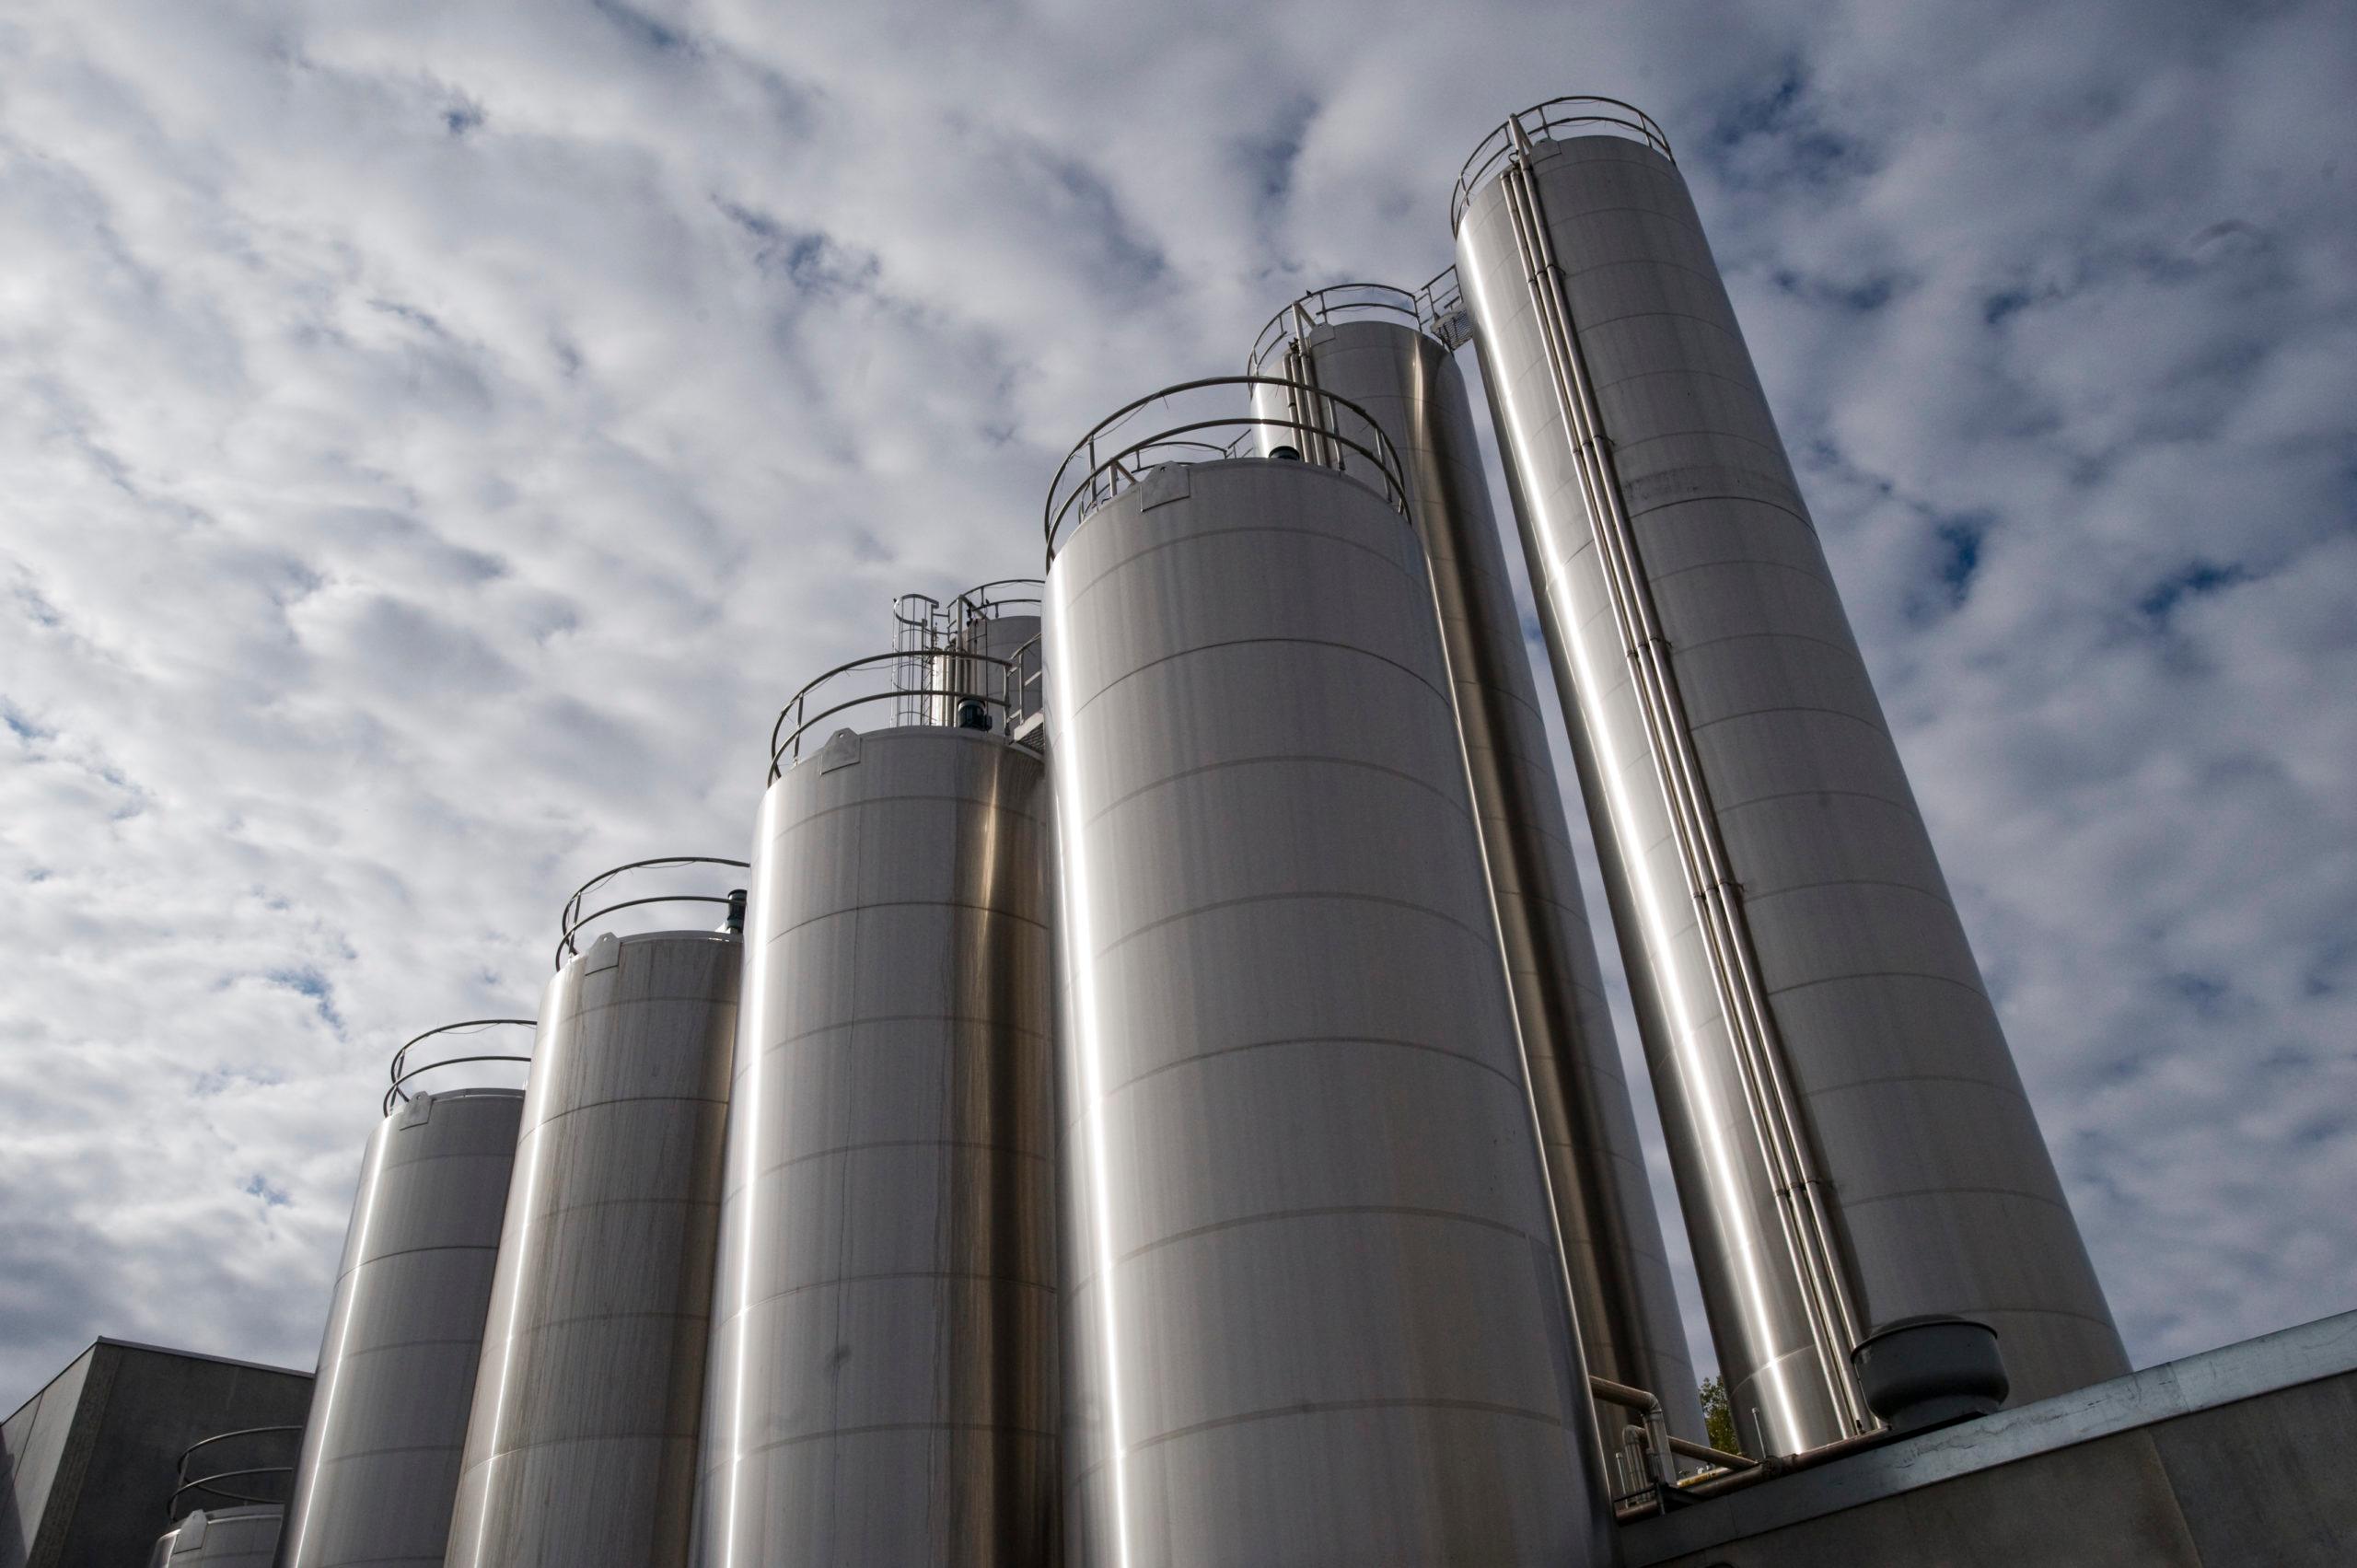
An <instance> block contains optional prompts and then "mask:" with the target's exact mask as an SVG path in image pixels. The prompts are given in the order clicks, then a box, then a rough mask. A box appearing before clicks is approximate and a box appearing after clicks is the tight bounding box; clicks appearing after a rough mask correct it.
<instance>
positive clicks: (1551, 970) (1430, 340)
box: [1253, 285, 1702, 1441]
mask: <svg viewBox="0 0 2357 1568" xmlns="http://www.w3.org/2000/svg"><path fill="white" fill-rule="evenodd" d="M1420 314H1421V312H1420V311H1419V309H1418V307H1417V302H1416V296H1413V295H1411V294H1409V293H1407V292H1406V291H1405V290H1401V289H1394V288H1384V287H1377V286H1374V285H1344V286H1342V287H1341V288H1331V289H1320V290H1318V291H1317V292H1316V293H1314V294H1312V295H1310V296H1306V297H1305V298H1304V299H1302V300H1300V301H1297V302H1296V303H1295V304H1294V305H1293V306H1290V307H1288V308H1287V309H1286V310H1285V311H1284V312H1283V313H1281V314H1280V315H1279V316H1278V318H1277V319H1276V320H1275V321H1273V322H1271V330H1270V331H1268V332H1264V333H1263V334H1262V337H1261V341H1260V344H1259V345H1257V347H1256V350H1255V353H1254V355H1253V368H1254V369H1255V370H1256V371H1260V372H1265V373H1268V374H1271V375H1282V376H1283V377H1284V378H1285V379H1288V380H1291V381H1295V382H1299V383H1306V384H1309V385H1312V386H1315V387H1316V388H1318V389H1319V390H1321V391H1324V392H1330V393H1333V394H1336V395H1338V396H1340V397H1342V398H1345V399H1347V400H1349V401H1351V402H1353V403H1355V404H1356V405H1357V406H1358V407H1360V408H1363V409H1364V410H1365V411H1366V412H1367V413H1368V414H1369V415H1370V416H1371V417H1372V418H1373V419H1374V420H1375V423H1376V425H1377V426H1378V427H1379V428H1381V430H1382V431H1383V434H1384V435H1385V436H1387V438H1388V439H1389V440H1390V442H1391V445H1392V447H1393V448H1394V449H1395V450H1396V451H1397V452H1398V453H1399V461H1400V464H1401V467H1402V469H1403V470H1404V471H1405V475H1406V478H1407V482H1408V517H1409V520H1410V521H1411V523H1413V524H1414V525H1415V528H1416V533H1417V537H1418V538H1420V539H1421V540H1422V541H1423V546H1424V560H1425V563H1426V564H1427V566H1428V567H1429V568H1430V570H1431V573H1432V580H1433V596H1434V599H1435V601H1436V602H1437V604H1438V607H1439V610H1440V627H1441V645H1442V649H1443V651H1444V653H1445V654H1446V656H1447V660H1448V673H1449V684H1450V688H1451V690H1452V691H1453V692H1454V694H1455V696H1456V702H1457V731H1458V734H1459V737H1460V738H1461V739H1462V742H1463V746H1464V752H1465V772H1466V778H1467V780H1468V782H1469V784H1470V786H1471V790H1472V797H1473V804H1474V810H1475V817H1476V819H1477V820H1478V821H1479V822H1480V830H1481V853H1482V856H1483V859H1484V860H1485V861H1486V863H1487V865H1488V870H1489V886H1490V902H1491V907H1492V909H1493V910H1494V911H1495V912H1496V917H1497V926H1498V934H1499V938H1500V944H1501V947H1503V949H1504V957H1505V963H1506V974H1507V978H1508V980H1509V981H1510V983H1511V985H1512V989H1513V996H1514V1005H1515V1029H1516V1031H1517V1033H1518V1034H1519V1035H1520V1037H1521V1040H1522V1051H1523V1060H1524V1063H1526V1066H1527V1071H1528V1074H1529V1077H1530V1088H1531V1098H1532V1100H1533V1103H1534V1105H1535V1107H1536V1109H1537V1111H1538V1125H1539V1129H1540V1132H1541V1135H1542V1138H1543V1140H1544V1144H1545V1149H1546V1156H1547V1172H1548V1176H1549V1179H1550V1181H1551V1182H1552V1184H1553V1187H1554V1194H1555V1215H1556V1226H1557V1229H1558V1230H1559V1232H1560V1233H1561V1235H1562V1245H1563V1257H1564V1263H1565V1266H1566V1268H1567V1269H1568V1270H1569V1272H1570V1275H1571V1283H1572V1304H1573V1309H1574V1312H1575V1315H1576V1317H1577V1318H1578V1323H1579V1330H1580V1343H1581V1346H1582V1348H1584V1349H1585V1351H1586V1353H1587V1365H1588V1370H1589V1371H1590V1372H1591V1373H1593V1374H1595V1375H1596V1376H1599V1377H1608V1378H1611V1379H1613V1380H1614V1381H1615V1382H1620V1383H1626V1384H1632V1385H1634V1386H1636V1387H1637V1388H1644V1389H1647V1390H1649V1391H1650V1392H1652V1393H1653V1394H1654V1395H1655V1397H1656V1398H1657V1399H1659V1400H1661V1401H1662V1404H1663V1407H1664V1410H1665V1411H1666V1414H1667V1416H1668V1420H1669V1424H1670V1427H1671V1429H1672V1430H1673V1431H1675V1432H1676V1433H1677V1434H1678V1435H1679V1436H1682V1437H1687V1438H1690V1439H1693V1440H1696V1441H1700V1440H1701V1437H1702V1409H1701V1402H1700V1400H1698V1399H1697V1397H1696V1385H1695V1377H1694V1364H1693V1361H1692V1358H1691V1356H1690V1354H1689V1352H1688V1350H1687V1348H1686V1330H1685V1329H1684V1327H1683V1325H1682V1324H1681V1323H1680V1322H1679V1320H1678V1293H1677V1287H1676V1285H1675V1284H1674V1283H1672V1281H1671V1277H1670V1271H1669V1254H1668V1249H1667V1248H1666V1246H1665V1245H1664V1243H1663V1241H1662V1232H1661V1220H1660V1218H1659V1216H1658V1215H1657V1214H1655V1211H1654V1199H1653V1190H1652V1188H1651V1186H1650V1185H1649V1183H1648V1182H1647V1179H1646V1177H1645V1163H1644V1150H1643V1147H1642V1146H1641V1145H1640V1144H1639V1143H1638V1141H1637V1117H1636V1111H1635V1109H1633V1107H1632V1106H1631V1103H1630V1098H1629V1085H1628V1082H1627V1080H1626V1078H1625V1077H1623V1075H1622V1074H1621V1070H1620V1048H1619V1046H1618V1045H1617V1044H1616V1043H1615V1042H1614V1038H1613V1028H1612V1013H1611V1008H1610V1005H1609V1004H1608V1003H1607V1001H1606V1000H1605V995H1604V977H1603V971H1602V970H1601V969H1600V967H1599V966H1598V964H1597V962H1596V938H1595V935H1593V934H1592V933H1591V932H1590V930H1589V928H1588V920H1587V906H1586V901H1585V899H1584V898H1583V897H1582V895H1581V893H1580V879H1579V864H1578V861H1577V859H1576V858H1575V857H1574V855H1573V850H1572V842H1571V834H1570V826H1569V823H1568V822H1567V820H1566V819H1565V817H1564V814H1563V797H1562V792H1561V790H1560V789H1559V788H1558V787H1557V784H1556V782H1555V767H1554V761H1553V759H1552V758H1551V757H1550V755H1549V754H1548V746H1547V725H1546V720H1545V719H1544V718H1542V717H1541V716H1540V714H1539V711H1538V684H1537V682H1536V681H1534V680H1533V679H1531V674H1530V659H1529V656H1528V655H1527V652H1526V651H1525V649H1524V645H1523V637H1522V615H1521V612H1520V610H1517V609H1516V608H1515V600H1514V584H1513V582H1512V580H1511V579H1510V578H1509V577H1508V576H1507V575H1506V558H1505V548H1504V542H1503V540H1501V539H1500V537H1499V533H1498V525H1497V517H1496V516H1495V514H1494V513H1492V510H1491V507H1490V492H1489V485H1488V483H1487V482H1485V481H1484V480H1483V478H1482V476H1481V454H1480V447H1479V446H1478V445H1477V443H1476V441H1475V438H1474V435H1473V405H1472V401H1471V400H1470V399H1469V397H1468V395H1467V392H1466V387H1465V377H1464V376H1463V374H1462V373H1460V372H1459V371H1458V369H1457V361H1456V358H1455V356H1454V355H1453V354H1451V353H1450V351H1449V349H1448V347H1447V346H1446V345H1445V344H1444V343H1441V342H1440V341H1439V340H1438V339H1436V338H1434V336H1432V335H1431V334H1430V333H1429V332H1427V331H1423V330H1422V326H1421V325H1420ZM1253 401H1254V403H1255V405H1256V408H1257V409H1258V410H1259V411H1260V412H1274V411H1276V410H1278V409H1279V408H1281V407H1282V406H1283V389H1282V388H1277V387H1271V386H1266V385H1263V386H1260V387H1257V388H1255V389H1254V399H1253ZM1311 401H1312V402H1313V403H1314V402H1315V400H1314V399H1313V400H1311ZM1608 1414H1609V1416H1610V1422H1609V1424H1608V1425H1607V1426H1606V1427H1605V1430H1606V1431H1608V1432H1614V1433H1617V1432H1618V1431H1620V1427H1621V1426H1622V1424H1623V1423H1624V1422H1625V1421H1626V1419H1627V1415H1626V1412H1625V1411H1622V1410H1621V1409H1620V1408H1619V1407H1618V1406H1613V1407H1609V1408H1608Z"/></svg>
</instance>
